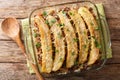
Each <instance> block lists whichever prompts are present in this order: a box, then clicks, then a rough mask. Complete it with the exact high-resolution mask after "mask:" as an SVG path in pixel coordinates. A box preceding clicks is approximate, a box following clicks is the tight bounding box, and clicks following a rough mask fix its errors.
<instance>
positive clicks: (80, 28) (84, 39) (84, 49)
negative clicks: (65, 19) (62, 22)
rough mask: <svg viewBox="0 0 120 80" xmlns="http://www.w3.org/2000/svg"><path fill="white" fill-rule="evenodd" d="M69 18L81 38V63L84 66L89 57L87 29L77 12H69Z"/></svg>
mask: <svg viewBox="0 0 120 80" xmlns="http://www.w3.org/2000/svg"><path fill="white" fill-rule="evenodd" d="M68 14H69V16H70V17H71V19H72V20H73V22H74V24H75V27H76V32H77V33H78V37H79V43H80V44H79V63H80V64H82V63H84V62H85V61H86V60H87V56H88V47H89V40H88V35H87V29H86V26H85V23H84V21H83V19H82V18H81V16H80V14H78V12H77V11H76V10H70V11H69V12H68Z"/></svg>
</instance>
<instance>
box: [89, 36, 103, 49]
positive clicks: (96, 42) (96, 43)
mask: <svg viewBox="0 0 120 80" xmlns="http://www.w3.org/2000/svg"><path fill="white" fill-rule="evenodd" d="M91 37H92V38H93V39H94V43H95V46H96V47H97V48H101V45H100V44H99V42H98V41H97V39H96V38H95V37H94V36H91Z"/></svg>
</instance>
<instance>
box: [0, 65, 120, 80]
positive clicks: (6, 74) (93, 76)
mask: <svg viewBox="0 0 120 80" xmlns="http://www.w3.org/2000/svg"><path fill="white" fill-rule="evenodd" d="M119 70H120V64H110V65H106V66H105V67H104V68H103V69H101V70H99V71H91V72H87V73H82V74H80V75H76V76H71V77H58V78H46V80H119V79H120V76H119V75H120V72H119ZM0 80H37V78H36V76H35V75H30V74H29V73H28V69H27V67H26V64H23V63H0Z"/></svg>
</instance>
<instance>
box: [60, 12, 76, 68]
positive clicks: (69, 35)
mask: <svg viewBox="0 0 120 80" xmlns="http://www.w3.org/2000/svg"><path fill="white" fill-rule="evenodd" d="M58 16H59V18H60V21H61V23H62V24H64V26H63V30H64V33H65V39H66V42H67V59H66V67H67V68H71V67H72V66H73V65H74V63H75V61H76V58H77V54H78V49H77V42H75V41H74V39H76V35H75V32H74V29H73V27H72V25H71V23H70V21H69V19H68V18H67V16H66V14H65V13H63V12H62V11H60V12H59V13H58Z"/></svg>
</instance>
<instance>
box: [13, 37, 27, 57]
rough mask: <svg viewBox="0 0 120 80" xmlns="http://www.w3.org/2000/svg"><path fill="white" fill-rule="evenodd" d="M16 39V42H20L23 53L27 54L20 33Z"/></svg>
mask: <svg viewBox="0 0 120 80" xmlns="http://www.w3.org/2000/svg"><path fill="white" fill-rule="evenodd" d="M14 40H15V42H16V43H17V44H18V46H19V47H20V48H21V50H22V53H24V55H26V54H25V47H24V45H23V43H22V41H21V39H20V36H19V35H18V36H16V37H15V38H14Z"/></svg>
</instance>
